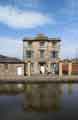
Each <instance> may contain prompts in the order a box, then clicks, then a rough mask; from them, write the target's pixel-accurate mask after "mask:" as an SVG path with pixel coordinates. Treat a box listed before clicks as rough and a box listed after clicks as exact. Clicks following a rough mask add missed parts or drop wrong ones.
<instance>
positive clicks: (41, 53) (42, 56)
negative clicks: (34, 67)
mask: <svg viewBox="0 0 78 120" xmlns="http://www.w3.org/2000/svg"><path fill="white" fill-rule="evenodd" d="M40 58H44V50H40Z"/></svg>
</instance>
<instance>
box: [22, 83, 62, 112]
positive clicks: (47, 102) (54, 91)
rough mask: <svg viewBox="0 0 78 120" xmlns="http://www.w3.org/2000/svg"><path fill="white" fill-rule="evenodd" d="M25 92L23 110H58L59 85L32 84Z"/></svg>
mask: <svg viewBox="0 0 78 120" xmlns="http://www.w3.org/2000/svg"><path fill="white" fill-rule="evenodd" d="M29 86H30V87H27V89H26V92H25V103H24V108H26V109H28V110H29V109H32V110H33V109H34V110H47V111H48V110H51V111H58V110H59V109H60V107H61V106H60V102H61V101H60V97H61V90H62V89H61V85H60V84H33V85H29Z"/></svg>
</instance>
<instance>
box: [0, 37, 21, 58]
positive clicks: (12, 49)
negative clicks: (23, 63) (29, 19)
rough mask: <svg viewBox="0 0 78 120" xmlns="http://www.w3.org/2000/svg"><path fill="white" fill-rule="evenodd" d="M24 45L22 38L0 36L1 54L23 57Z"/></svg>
mask: <svg viewBox="0 0 78 120" xmlns="http://www.w3.org/2000/svg"><path fill="white" fill-rule="evenodd" d="M22 53H23V45H22V41H21V40H20V39H18V40H16V39H15V38H11V37H0V54H3V55H7V56H12V57H18V58H22Z"/></svg>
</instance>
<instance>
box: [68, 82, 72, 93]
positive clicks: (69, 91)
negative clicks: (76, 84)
mask: <svg viewBox="0 0 78 120" xmlns="http://www.w3.org/2000/svg"><path fill="white" fill-rule="evenodd" d="M72 87H73V86H72V84H68V95H72V92H73V88H72Z"/></svg>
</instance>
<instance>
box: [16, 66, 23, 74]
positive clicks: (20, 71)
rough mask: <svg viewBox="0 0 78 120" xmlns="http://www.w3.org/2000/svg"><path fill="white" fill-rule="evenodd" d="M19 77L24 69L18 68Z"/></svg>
mask: <svg viewBox="0 0 78 120" xmlns="http://www.w3.org/2000/svg"><path fill="white" fill-rule="evenodd" d="M17 75H22V67H17Z"/></svg>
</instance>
